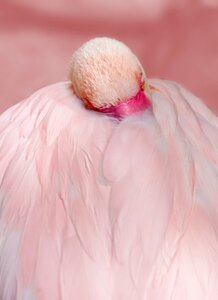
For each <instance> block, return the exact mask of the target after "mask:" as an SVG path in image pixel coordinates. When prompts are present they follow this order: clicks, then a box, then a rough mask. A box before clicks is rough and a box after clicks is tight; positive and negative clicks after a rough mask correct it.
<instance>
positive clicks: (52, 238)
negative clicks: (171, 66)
mask: <svg viewBox="0 0 218 300" xmlns="http://www.w3.org/2000/svg"><path fill="white" fill-rule="evenodd" d="M217 238H218V119H217V116H216V115H215V114H214V113H213V112H212V111H211V110H210V109H209V108H207V106H206V105H205V104H204V103H203V102H202V101H201V99H199V98H198V97H197V96H195V95H193V94H192V93H191V92H189V91H188V90H187V89H186V88H184V87H182V86H181V85H180V84H178V83H176V82H173V81H170V80H166V79H149V78H148V77H147V76H146V73H145V71H144V69H143V66H142V65H141V63H140V61H139V60H138V58H137V57H136V55H135V54H134V53H133V52H132V51H131V50H130V49H129V48H128V47H127V46H126V45H125V44H124V43H122V42H121V41H118V40H115V39H113V38H108V37H97V38H94V39H91V40H89V41H87V42H86V43H85V44H83V45H82V46H81V47H80V48H79V49H77V50H76V51H75V52H74V54H73V55H72V58H71V60H70V63H69V80H67V81H63V82H58V83H55V84H52V85H49V86H46V87H44V88H41V89H40V90H38V91H36V92H35V93H33V95H31V96H30V97H28V98H27V99H25V100H23V101H22V102H19V103H18V104H16V105H14V106H12V107H11V108H9V109H8V110H6V111H5V112H4V113H3V114H1V116H0V299H1V300H124V299H125V300H160V299H161V300H170V299H173V300H185V299H186V300H187V299H188V300H189V299H198V300H205V299H208V300H214V299H216V298H217V295H218V239H217Z"/></svg>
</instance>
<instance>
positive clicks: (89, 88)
mask: <svg viewBox="0 0 218 300" xmlns="http://www.w3.org/2000/svg"><path fill="white" fill-rule="evenodd" d="M69 77H70V80H71V81H72V85H73V89H74V91H75V93H76V94H77V96H78V97H79V98H81V99H82V100H83V101H84V102H85V103H86V104H88V103H91V105H93V106H94V107H96V108H100V107H109V106H111V105H116V104H118V103H119V102H121V101H124V100H127V99H129V98H131V97H133V96H134V95H136V94H137V92H138V91H139V89H140V87H141V86H142V85H144V83H145V78H146V77H145V73H144V70H143V68H142V66H141V64H140V62H139V60H138V59H137V57H136V56H135V55H134V54H133V53H132V51H131V50H130V49H129V48H128V47H127V46H126V45H124V44H123V43H121V42H119V41H117V40H114V39H111V38H106V37H103V38H95V39H92V40H90V41H88V42H86V43H85V44H84V45H82V46H81V47H80V48H79V49H78V50H77V51H76V52H75V53H74V54H73V56H72V59H71V62H70V74H69Z"/></svg>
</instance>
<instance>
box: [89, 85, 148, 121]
mask: <svg viewBox="0 0 218 300" xmlns="http://www.w3.org/2000/svg"><path fill="white" fill-rule="evenodd" d="M150 106H151V103H150V101H149V99H148V98H147V97H146V95H145V94H144V92H143V90H140V91H139V92H138V93H137V94H136V95H135V96H134V97H132V98H130V99H128V100H125V101H123V102H120V103H118V104H117V105H113V106H110V107H100V108H93V109H94V110H95V111H98V112H101V113H105V114H108V115H110V116H113V117H116V118H118V119H122V118H124V117H127V116H129V115H132V114H134V113H136V112H139V111H143V110H146V109H147V108H149V107H150Z"/></svg>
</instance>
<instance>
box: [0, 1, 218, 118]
mask: <svg viewBox="0 0 218 300" xmlns="http://www.w3.org/2000/svg"><path fill="white" fill-rule="evenodd" d="M0 5H1V6H0V111H3V110H4V109H5V108H7V107H9V106H10V105H12V104H13V103H15V102H18V101H20V100H22V99H23V98H24V97H27V96H29V95H30V94H32V93H33V92H34V91H35V90H36V89H38V88H40V87H42V86H44V85H47V84H49V83H53V82H57V81H61V80H65V79H66V78H67V66H68V61H69V59H70V56H71V54H72V53H73V51H74V50H75V49H76V48H77V47H79V46H80V45H81V44H82V43H84V42H85V41H86V40H88V39H90V38H92V37H95V36H109V37H114V38H117V39H120V40H122V41H123V42H125V43H126V44H127V45H128V46H129V47H130V48H131V49H132V50H133V51H134V52H135V53H136V55H137V56H138V57H139V59H140V60H141V62H142V64H143V65H144V67H145V70H146V72H147V75H148V76H149V77H159V78H167V79H172V80H176V81H178V82H180V83H181V84H183V85H184V86H185V87H187V88H189V89H190V90H191V91H192V92H193V93H195V94H196V95H198V96H200V97H201V98H202V99H203V100H204V101H205V102H206V103H207V105H208V106H209V107H211V108H212V109H213V110H214V111H215V112H216V113H218V76H217V73H218V0H110V1H106V0H105V1H104V0H36V1H29V0H1V2H0Z"/></svg>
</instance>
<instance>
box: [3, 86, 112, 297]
mask: <svg viewBox="0 0 218 300" xmlns="http://www.w3.org/2000/svg"><path fill="white" fill-rule="evenodd" d="M111 130H112V125H111V122H109V121H108V120H107V118H104V117H102V116H97V115H95V113H92V114H90V113H89V112H87V111H86V110H85V109H84V108H83V106H82V105H81V103H80V101H78V99H77V98H76V97H75V96H74V94H73V93H72V90H71V88H70V85H69V83H59V84H55V85H52V86H49V87H46V88H44V89H42V90H40V91H38V92H36V93H35V94H34V95H33V96H31V97H30V98H29V99H27V100H25V101H23V102H21V103H19V104H17V105H16V106H14V107H12V108H11V109H9V110H8V111H6V112H5V113H4V114H3V115H2V116H1V117H0V298H1V299H3V300H12V299H13V300H14V299H19V300H21V299H22V300H23V299H25V300H32V299H34V300H36V299H37V300H48V299H52V300H59V299H64V300H67V299H72V297H73V299H81V300H82V299H95V300H96V299H103V298H104V299H108V298H107V297H106V296H105V293H106V291H107V289H108V284H109V283H108V282H109V280H108V271H106V270H107V267H108V266H107V264H108V259H109V258H108V257H109V250H108V249H109V247H108V243H109V236H110V228H109V223H108V217H107V210H106V207H107V206H108V203H107V199H108V192H109V186H108V185H107V184H106V183H105V181H104V180H103V176H102V174H101V172H100V163H101V159H102V153H103V151H104V148H105V146H106V143H107V140H108V137H109V136H110V134H111ZM99 224H100V225H99ZM99 280H101V285H99V284H97V283H99ZM96 282H97V283H96ZM96 286H98V288H97V292H96ZM84 287H85V288H84Z"/></svg>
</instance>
